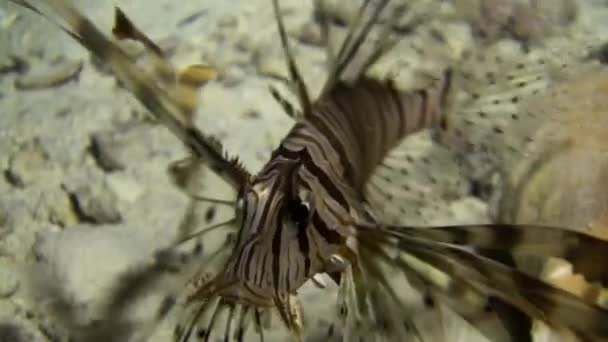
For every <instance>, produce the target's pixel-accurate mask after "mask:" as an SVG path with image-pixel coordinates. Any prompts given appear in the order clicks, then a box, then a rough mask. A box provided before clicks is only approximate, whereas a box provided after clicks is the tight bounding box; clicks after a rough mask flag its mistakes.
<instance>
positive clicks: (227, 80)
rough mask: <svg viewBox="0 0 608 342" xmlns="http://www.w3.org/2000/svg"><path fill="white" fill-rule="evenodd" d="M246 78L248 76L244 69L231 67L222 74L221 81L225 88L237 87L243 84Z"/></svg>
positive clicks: (235, 66)
mask: <svg viewBox="0 0 608 342" xmlns="http://www.w3.org/2000/svg"><path fill="white" fill-rule="evenodd" d="M246 76H247V74H246V73H245V71H244V70H243V68H241V67H239V66H237V65H231V66H228V67H227V68H226V69H225V70H224V72H222V73H221V74H220V81H221V82H222V84H223V85H224V86H225V87H235V86H237V85H239V84H240V83H241V82H243V80H244V79H245V77H246Z"/></svg>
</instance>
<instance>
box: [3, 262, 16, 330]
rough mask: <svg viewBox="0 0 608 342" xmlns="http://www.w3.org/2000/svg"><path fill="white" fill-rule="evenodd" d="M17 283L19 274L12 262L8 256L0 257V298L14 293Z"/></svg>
mask: <svg viewBox="0 0 608 342" xmlns="http://www.w3.org/2000/svg"><path fill="white" fill-rule="evenodd" d="M19 285H20V280H19V276H18V275H17V269H16V267H15V265H14V264H13V262H11V260H10V259H9V258H0V298H8V297H10V296H12V295H13V294H15V292H17V289H19ZM0 337H1V335H0ZM0 341H1V338H0Z"/></svg>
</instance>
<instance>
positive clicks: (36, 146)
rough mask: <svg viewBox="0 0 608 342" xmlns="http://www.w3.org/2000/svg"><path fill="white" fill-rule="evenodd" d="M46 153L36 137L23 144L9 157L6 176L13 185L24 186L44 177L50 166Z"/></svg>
mask: <svg viewBox="0 0 608 342" xmlns="http://www.w3.org/2000/svg"><path fill="white" fill-rule="evenodd" d="M49 164H50V162H49V157H48V153H47V152H46V151H45V150H44V148H43V146H42V145H41V143H40V141H39V140H38V139H34V140H32V141H30V142H27V143H25V144H23V145H22V146H21V147H20V148H19V149H18V150H17V152H16V153H15V154H13V155H12V156H11V158H10V159H9V167H8V170H7V171H6V178H7V180H8V181H9V183H11V184H12V185H14V186H17V187H21V188H23V187H26V186H28V185H31V184H33V183H35V182H37V181H39V180H41V179H43V178H44V175H45V173H47V172H48V170H49V168H50V167H51V166H50V165H49Z"/></svg>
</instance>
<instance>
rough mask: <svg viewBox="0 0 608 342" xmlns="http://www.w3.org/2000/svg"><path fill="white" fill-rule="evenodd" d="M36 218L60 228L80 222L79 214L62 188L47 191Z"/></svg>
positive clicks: (43, 194) (44, 193)
mask: <svg viewBox="0 0 608 342" xmlns="http://www.w3.org/2000/svg"><path fill="white" fill-rule="evenodd" d="M41 197H42V198H41V205H40V206H39V207H38V210H37V212H36V217H37V218H38V219H40V220H42V221H48V222H50V223H53V224H56V225H58V226H60V227H68V226H71V225H74V224H77V223H78V222H79V218H78V214H77V213H76V211H75V210H74V205H73V204H72V201H71V200H70V196H69V194H68V193H66V192H65V191H63V190H62V189H60V188H56V189H53V190H45V191H44V192H43V193H42V196H41Z"/></svg>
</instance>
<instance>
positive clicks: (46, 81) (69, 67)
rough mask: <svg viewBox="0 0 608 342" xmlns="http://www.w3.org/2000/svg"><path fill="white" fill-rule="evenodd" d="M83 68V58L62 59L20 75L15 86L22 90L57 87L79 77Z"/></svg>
mask: <svg viewBox="0 0 608 342" xmlns="http://www.w3.org/2000/svg"><path fill="white" fill-rule="evenodd" d="M81 70H82V61H81V60H62V61H60V62H59V63H57V64H55V65H51V66H46V67H43V66H36V67H34V68H33V69H31V70H30V71H29V72H28V73H27V74H25V75H23V76H20V77H18V78H17V79H16V80H15V87H16V88H17V89H22V90H29V89H43V88H51V87H55V86H58V85H62V84H64V83H66V82H69V81H71V80H73V79H75V78H77V77H78V75H79V74H80V71H81Z"/></svg>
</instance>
